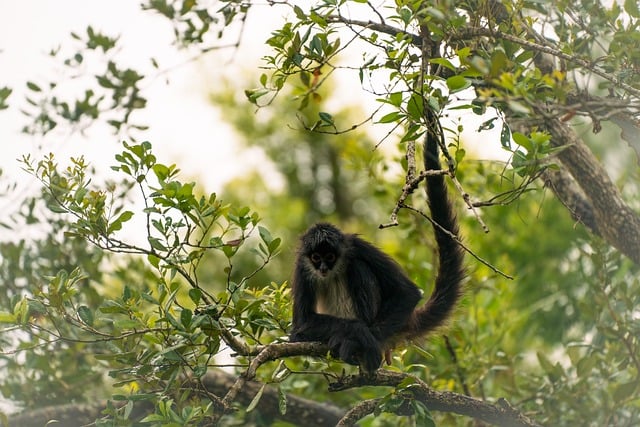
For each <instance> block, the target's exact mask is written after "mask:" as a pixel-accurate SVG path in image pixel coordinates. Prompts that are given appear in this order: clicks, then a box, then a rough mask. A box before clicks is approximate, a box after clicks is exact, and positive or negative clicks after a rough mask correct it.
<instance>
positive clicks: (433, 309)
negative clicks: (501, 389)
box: [410, 111, 465, 338]
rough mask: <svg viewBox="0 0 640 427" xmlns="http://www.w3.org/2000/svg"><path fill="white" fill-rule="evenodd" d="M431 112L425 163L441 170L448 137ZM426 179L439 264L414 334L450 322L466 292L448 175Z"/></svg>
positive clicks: (462, 256) (414, 327)
mask: <svg viewBox="0 0 640 427" xmlns="http://www.w3.org/2000/svg"><path fill="white" fill-rule="evenodd" d="M427 114H428V115H427V119H428V123H427V132H426V136H425V140H424V167H425V169H426V170H440V169H441V167H440V160H439V158H438V142H439V141H444V136H443V132H442V128H441V127H440V122H439V120H438V118H437V116H436V114H435V113H434V112H433V111H428V112H427ZM426 181H427V199H428V202H429V209H430V210H431V218H432V220H433V228H434V231H435V237H436V242H437V244H438V251H439V266H438V273H437V276H436V280H435V286H434V290H433V293H432V294H431V296H430V297H429V300H428V301H427V302H426V303H425V304H424V305H423V306H421V307H419V308H418V309H416V311H415V313H414V318H413V322H412V323H413V325H412V326H413V327H412V329H413V331H411V332H412V333H410V338H416V337H418V336H423V335H426V334H427V333H429V332H431V331H433V330H434V329H436V328H437V327H439V326H441V325H442V324H444V323H445V322H446V320H447V319H448V318H449V316H450V315H451V313H452V312H453V310H454V308H455V307H456V305H457V303H458V300H459V299H460V297H461V296H462V281H463V279H464V275H465V272H464V266H463V258H464V252H463V250H462V247H461V246H460V245H459V244H458V243H457V242H456V239H457V238H458V221H457V219H456V215H455V213H454V211H453V207H452V205H451V202H450V201H449V197H448V195H447V187H446V184H445V179H444V175H434V176H428V177H427V179H426ZM454 236H455V237H454Z"/></svg>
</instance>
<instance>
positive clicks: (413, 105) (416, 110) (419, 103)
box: [407, 93, 424, 123]
mask: <svg viewBox="0 0 640 427" xmlns="http://www.w3.org/2000/svg"><path fill="white" fill-rule="evenodd" d="M407 113H408V114H409V117H411V119H412V120H413V121H415V122H418V123H420V122H422V119H423V114H424V105H423V100H422V96H421V95H419V94H417V93H414V94H413V95H411V98H409V101H407Z"/></svg>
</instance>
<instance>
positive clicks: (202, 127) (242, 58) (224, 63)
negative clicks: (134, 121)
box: [0, 0, 277, 205]
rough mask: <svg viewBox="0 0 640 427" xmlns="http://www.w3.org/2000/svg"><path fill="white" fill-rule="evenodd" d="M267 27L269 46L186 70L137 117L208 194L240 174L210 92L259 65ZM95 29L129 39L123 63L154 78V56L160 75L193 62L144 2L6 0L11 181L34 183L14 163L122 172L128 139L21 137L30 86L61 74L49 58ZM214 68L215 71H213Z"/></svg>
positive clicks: (97, 132)
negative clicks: (47, 157) (46, 157)
mask: <svg viewBox="0 0 640 427" xmlns="http://www.w3.org/2000/svg"><path fill="white" fill-rule="evenodd" d="M265 9H267V10H266V12H267V13H268V11H269V10H268V8H265ZM276 17H277V16H276ZM260 18H264V15H262V16H261V17H260ZM254 21H256V20H255V19H254ZM259 21H260V22H254V23H252V25H251V28H252V32H256V33H258V35H257V36H256V38H257V40H260V43H245V44H243V46H242V48H241V49H240V50H238V51H237V52H235V55H233V59H231V60H230V59H229V58H230V56H231V52H227V53H226V54H225V53H221V56H219V57H220V58H221V59H220V60H218V59H217V58H218V57H211V58H212V59H210V60H209V61H208V62H207V63H206V65H204V64H203V63H190V64H188V65H184V66H181V67H178V68H176V69H175V70H173V71H172V72H171V73H170V74H168V76H169V79H170V84H169V85H167V84H165V82H164V80H163V79H156V80H155V81H154V82H153V83H152V84H151V86H150V87H149V89H148V92H147V93H145V95H147V96H148V99H149V103H148V106H149V107H148V108H147V109H146V111H144V112H142V114H140V113H134V114H138V115H137V116H135V117H139V118H141V120H140V122H142V123H144V124H148V125H150V130H149V131H148V133H147V134H146V139H148V140H149V141H151V142H152V143H153V144H154V150H155V151H156V154H157V155H158V156H159V158H160V159H161V161H163V162H166V163H177V164H178V165H179V166H180V167H181V169H182V170H183V173H184V174H185V175H187V176H189V177H197V178H198V179H199V181H200V182H202V184H203V185H205V186H206V190H207V191H215V190H218V189H219V188H220V186H221V184H222V182H223V180H224V179H228V178H229V177H231V176H233V175H234V174H237V173H239V172H240V170H241V165H239V162H238V161H237V158H238V154H237V153H238V152H237V150H236V149H235V148H234V147H235V146H236V144H234V143H233V142H234V141H233V138H234V137H233V134H232V132H231V130H230V128H229V127H228V126H226V125H225V124H224V122H223V121H222V120H221V119H220V117H219V112H217V111H216V110H215V109H214V108H213V107H212V106H211V104H210V103H209V102H208V101H207V93H208V92H209V91H210V90H212V87H211V85H212V82H213V81H215V80H217V79H215V78H213V77H214V76H215V75H216V74H218V75H219V74H221V73H224V74H228V75H232V73H234V72H237V71H238V70H242V69H248V68H249V67H254V68H255V67H256V66H257V65H258V64H259V61H260V57H261V56H262V55H263V54H264V52H260V51H258V50H257V49H255V47H256V46H258V47H263V43H262V41H263V40H264V38H265V37H266V34H268V33H267V31H268V27H266V25H267V24H268V22H269V20H264V19H260V20H259ZM273 24H274V21H273V20H271V25H273ZM88 25H91V26H93V27H94V28H95V29H96V30H100V31H103V32H104V33H105V34H108V35H118V34H119V35H121V40H122V43H121V46H122V48H123V50H122V52H121V54H120V55H118V59H119V60H120V59H124V60H125V61H126V63H127V65H129V64H130V65H131V66H132V67H134V68H137V69H138V68H139V69H142V70H145V69H149V65H150V63H149V58H150V57H155V58H157V59H158V60H159V62H160V64H161V67H164V66H167V65H171V64H180V63H182V62H183V61H184V60H185V58H187V54H183V53H177V51H176V49H174V48H173V47H172V46H171V43H172V41H173V34H172V30H171V27H170V24H169V23H168V22H167V21H166V19H163V18H161V17H159V16H155V15H153V14H152V13H149V12H146V13H145V12H143V11H141V10H140V6H139V2H137V1H131V0H111V1H108V2H97V1H86V0H57V1H37V0H21V1H12V0H0V87H1V86H9V87H11V88H13V90H14V92H13V94H12V95H11V97H10V98H9V105H10V108H9V109H8V110H4V111H2V112H0V148H1V150H2V156H0V168H2V169H3V170H4V172H5V175H7V176H9V177H19V178H20V179H21V180H22V179H24V180H25V181H24V182H25V184H26V183H27V182H29V181H30V178H29V176H28V175H27V174H26V173H24V172H22V171H21V170H20V166H19V164H18V163H17V162H16V160H15V159H16V158H18V157H20V156H21V155H22V154H24V153H34V152H35V153H40V154H42V153H48V152H54V153H55V154H56V156H57V158H58V159H60V161H61V162H63V160H64V159H66V158H68V157H69V156H78V155H79V154H84V155H85V157H86V158H87V159H89V160H90V161H91V162H92V163H93V164H96V165H97V166H98V167H100V165H103V166H105V167H108V166H110V165H111V164H112V163H113V161H112V160H113V155H114V153H116V152H118V151H117V150H118V149H119V145H118V144H119V140H118V138H117V137H116V136H114V135H113V134H111V133H110V132H109V131H105V129H104V128H100V129H92V130H90V131H89V132H88V134H87V135H86V136H84V137H83V136H81V135H71V136H70V135H68V134H61V133H54V134H53V135H51V134H50V135H49V136H47V137H46V138H45V139H44V140H37V139H36V140H34V138H33V137H30V136H27V135H23V134H21V133H20V128H21V127H22V126H23V124H24V123H25V120H24V117H23V116H22V115H21V113H20V112H19V111H18V110H19V108H20V107H22V106H24V105H25V103H24V95H25V93H26V88H25V82H26V81H27V80H33V81H35V82H38V83H42V82H47V81H51V80H56V76H57V75H58V74H57V71H56V70H57V69H59V68H60V67H59V66H57V65H56V62H55V61H54V60H50V59H49V58H48V56H47V52H48V51H49V50H50V49H52V48H55V47H57V46H62V47H63V50H64V48H65V45H68V44H69V41H70V37H69V33H70V32H71V31H74V32H77V33H79V34H84V33H85V31H86V30H85V29H86V27H87V26H88ZM261 32H262V34H260V33H261ZM254 40H256V39H254ZM214 55H217V53H215V54H214ZM222 58H225V59H222ZM211 65H213V67H211V68H213V69H207V68H206V67H207V66H211ZM248 108H250V107H249V105H248ZM0 205H4V203H2V202H0Z"/></svg>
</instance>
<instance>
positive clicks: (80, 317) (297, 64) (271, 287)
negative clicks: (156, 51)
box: [0, 0, 640, 426]
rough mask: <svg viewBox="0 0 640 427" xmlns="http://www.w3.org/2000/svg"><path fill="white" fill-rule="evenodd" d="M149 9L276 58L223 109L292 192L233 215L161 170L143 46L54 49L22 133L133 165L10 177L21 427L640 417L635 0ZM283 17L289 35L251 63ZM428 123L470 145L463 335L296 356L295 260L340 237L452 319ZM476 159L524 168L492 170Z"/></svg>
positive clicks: (179, 174) (455, 323) (193, 43)
mask: <svg viewBox="0 0 640 427" xmlns="http://www.w3.org/2000/svg"><path fill="white" fill-rule="evenodd" d="M141 7H142V9H143V10H144V11H146V12H147V13H151V14H155V15H157V16H159V17H161V18H162V19H164V20H166V22H167V25H170V26H171V28H172V29H173V33H174V36H175V43H174V45H173V48H174V49H176V50H186V51H188V52H190V54H191V55H193V59H194V60H198V59H201V58H205V57H214V58H215V57H216V55H218V54H219V53H220V50H221V49H232V50H242V49H243V48H245V47H246V46H247V44H249V43H264V44H265V45H266V46H267V47H268V49H269V50H268V52H269V53H268V54H267V55H266V56H265V57H264V58H263V61H262V62H261V63H259V64H254V67H253V70H252V71H251V73H249V74H248V75H249V76H250V77H248V78H247V79H249V80H246V79H245V78H235V79H234V80H229V81H226V82H225V84H224V85H220V87H219V88H217V89H216V90H215V91H214V92H212V93H211V94H210V100H211V103H212V105H214V106H215V107H216V108H218V109H219V110H220V111H221V112H222V114H221V116H222V117H224V118H225V120H226V121H227V123H228V124H229V125H231V126H232V127H233V128H234V129H235V130H236V132H237V134H238V135H239V137H240V138H241V139H243V140H244V144H245V145H246V146H252V147H257V148H259V149H261V150H262V151H263V153H264V154H265V157H266V158H267V159H268V160H269V162H270V165H271V166H272V168H271V169H270V172H269V173H266V172H265V171H264V170H258V171H246V173H245V174H243V175H242V176H240V177H236V178H235V179H234V180H232V181H231V182H229V183H228V184H227V185H226V187H225V189H224V190H223V191H221V192H218V193H209V192H207V190H206V189H204V188H203V186H202V185H200V184H198V183H197V179H198V178H197V177H192V176H191V177H189V178H186V177H185V175H187V176H188V175H189V174H188V171H186V172H187V173H185V171H180V166H179V165H176V164H173V163H172V162H171V160H170V159H162V158H160V157H159V156H158V155H157V153H156V152H155V151H154V145H153V141H147V138H146V137H145V133H146V132H147V131H148V127H147V124H146V123H144V122H143V121H142V120H141V118H140V117H141V115H140V112H141V111H142V110H144V109H147V108H148V107H149V101H148V98H147V93H146V91H147V90H148V87H149V85H150V84H153V82H154V81H157V79H158V77H159V76H165V75H168V74H170V73H171V72H172V68H171V67H167V68H164V67H163V64H161V63H158V62H157V61H156V60H155V59H154V58H149V60H150V63H151V64H152V69H151V70H140V69H134V68H132V67H131V66H129V65H125V64H124V63H121V62H119V57H118V52H119V48H120V44H121V43H122V42H121V40H120V39H119V38H118V36H117V35H115V34H104V33H102V32H100V31H99V30H97V29H95V28H94V27H93V26H88V27H87V28H86V31H85V32H84V33H79V32H76V33H72V34H71V35H70V40H69V41H61V43H63V44H64V43H67V45H66V46H70V50H71V51H72V53H71V55H69V54H68V52H69V50H68V49H65V50H64V51H63V50H55V49H54V50H52V52H51V56H52V57H53V58H54V60H56V61H58V62H59V66H60V67H62V69H63V70H66V72H67V73H66V74H65V73H62V74H61V75H62V76H63V77H56V78H52V79H46V78H45V79H42V80H38V79H37V78H36V77H34V76H28V77H26V79H25V86H26V89H27V92H28V95H27V97H26V98H25V99H24V100H17V99H14V98H15V97H14V96H12V93H13V91H12V88H10V87H0V110H6V109H20V110H21V111H22V113H23V119H24V127H23V132H24V133H26V134H28V135H32V136H33V137H34V138H36V137H37V138H41V140H42V141H44V144H47V143H50V142H54V141H55V139H56V138H57V136H56V132H53V131H54V130H59V129H67V130H68V131H70V132H82V131H83V130H85V129H87V128H88V127H91V126H96V125H97V124H106V126H107V127H108V128H109V129H110V130H111V131H112V132H113V140H114V141H118V142H117V143H115V142H114V145H113V150H112V151H113V156H114V157H113V161H112V163H111V170H112V172H113V174H112V175H111V176H109V177H103V176H100V175H97V174H95V173H94V170H93V168H92V166H91V165H90V164H89V163H88V162H87V161H86V160H85V159H84V158H83V157H81V156H75V157H72V158H69V159H66V158H59V157H60V156H58V153H55V152H54V153H51V154H48V155H46V156H42V157H40V156H36V155H35V154H34V153H25V155H24V156H23V157H22V159H21V160H19V162H20V165H21V167H22V168H23V169H24V173H26V174H30V175H31V176H32V177H34V178H35V179H37V181H38V182H39V183H40V187H39V189H38V191H36V192H35V194H21V195H16V194H15V191H16V190H15V187H14V186H13V185H12V184H13V181H14V180H17V179H19V177H3V187H2V188H3V193H2V194H3V196H4V197H5V198H9V197H11V198H16V197H17V196H19V197H17V199H18V200H20V203H18V204H16V205H15V206H13V207H12V208H11V210H10V211H9V212H6V215H5V216H4V218H3V219H2V221H1V224H2V226H3V227H4V228H6V229H9V230H11V231H12V232H14V233H15V234H14V236H13V237H12V238H7V239H5V240H4V241H2V242H0V260H1V264H0V280H1V281H2V283H3V285H4V286H2V287H1V288H0V289H1V292H2V298H0V371H1V372H2V374H1V375H2V378H3V381H2V382H1V383H0V395H1V396H2V397H3V398H4V399H6V400H8V401H10V402H11V403H12V408H11V409H10V410H8V411H6V413H2V414H0V415H1V416H0V420H2V423H3V424H4V425H20V426H31V425H33V426H36V425H45V424H47V423H48V422H50V421H54V420H55V421H58V422H59V424H60V425H70V426H71V425H93V424H95V425H102V426H115V425H118V426H120V425H122V426H128V425H159V426H160V425H161V426H175V425H239V424H242V425H282V426H285V425H341V426H346V425H354V424H356V423H358V425H366V426H385V425H420V426H423V425H425V426H426V425H438V424H440V425H471V424H475V423H478V422H479V423H486V424H496V425H621V426H622V425H635V424H636V423H637V422H638V421H639V420H640V341H639V338H638V337H640V316H639V315H638V306H639V304H640V292H639V290H640V280H639V279H638V278H639V277H640V275H639V274H638V273H639V272H640V271H639V266H640V215H639V214H638V210H639V205H638V199H637V197H636V196H637V194H638V190H639V187H638V180H637V178H638V172H639V171H640V168H638V159H639V158H640V145H639V142H638V141H640V124H639V123H640V117H639V116H640V71H639V70H640V51H639V50H638V49H637V44H638V38H639V36H638V35H639V34H640V32H639V31H638V26H639V25H640V8H639V6H638V3H637V2H635V1H624V2H622V1H620V2H612V3H611V2H599V1H592V0H563V1H558V2H553V3H548V2H538V1H493V0H477V1H473V0H467V1H457V2H454V1H449V0H442V1H437V2H426V1H422V0H395V1H383V0H380V1H372V0H368V1H367V0H314V1H309V2H298V1H292V0H278V1H271V0H268V1H266V2H257V1H236V0H218V1H213V2H200V1H197V0H192V1H189V0H182V1H181V0H175V1H174V0H148V1H145V2H143V3H142V5H141ZM266 11H269V12H272V11H276V13H277V14H278V16H284V19H283V20H281V21H275V20H274V22H273V28H272V31H271V33H270V35H269V36H268V37H267V38H266V39H265V40H255V39H252V40H249V37H248V35H250V34H251V28H248V26H249V25H250V23H251V18H252V17H254V16H260V14H264V13H266ZM0 55H1V53H0ZM88 63H90V65H91V66H90V67H89V66H87V64H88ZM203 64H207V62H203ZM88 70H91V71H88ZM96 70H98V71H96ZM65 75H68V76H73V77H64V76H65ZM78 76H83V78H82V79H78V78H77V77H78ZM60 79H61V80H60ZM69 82H71V83H72V84H73V85H75V86H74V90H73V91H71V92H69V90H68V85H66V84H62V83H69ZM70 93H72V95H70ZM78 94H79V95H78ZM356 97H357V99H358V101H359V102H360V101H361V100H365V101H364V102H365V105H364V107H362V106H361V107H359V106H357V105H354V102H353V100H354V99H355V98H356ZM427 110H429V111H433V112H436V113H437V115H438V117H439V119H440V124H441V125H442V126H443V128H444V130H445V135H446V144H445V146H443V147H441V148H442V151H443V153H442V154H443V161H444V164H445V166H446V167H445V171H444V172H445V176H446V180H447V183H448V185H449V187H450V189H451V191H450V193H451V195H452V198H453V199H454V204H455V209H456V211H457V212H458V216H459V219H460V221H461V222H462V233H461V234H462V235H463V239H462V240H461V241H460V242H459V243H460V245H462V247H463V248H464V250H465V253H466V264H467V276H468V278H467V282H466V291H465V296H464V301H463V303H462V305H461V307H460V308H459V310H458V311H457V312H456V314H455V316H454V318H453V319H452V321H451V325H450V326H449V327H447V328H445V329H443V330H441V331H439V333H437V334H435V335H433V336H431V337H430V338H429V339H426V340H424V341H423V342H415V343H411V344H407V345H406V346H401V347H399V348H397V349H396V350H395V351H394V353H393V360H392V363H391V365H389V366H385V367H383V368H381V369H380V370H378V371H377V372H376V373H375V374H373V375H366V374H361V373H360V372H359V371H358V369H357V368H355V367H352V366H349V365H346V364H344V363H342V362H341V361H339V360H335V359H333V358H332V357H331V356H330V355H329V354H328V349H327V347H326V346H324V345H322V344H320V343H289V342H288V340H287V334H288V332H289V330H290V323H291V298H290V291H289V284H288V280H289V278H290V274H291V265H292V262H293V257H294V254H295V247H296V236H297V235H298V234H299V233H300V232H302V231H303V230H304V229H305V228H306V227H308V226H309V225H311V224H312V223H313V222H315V221H318V220H329V221H332V222H336V223H338V224H340V225H341V226H343V227H344V228H345V229H348V230H349V231H354V232H358V233H360V234H362V235H363V236H364V237H366V238H367V239H368V240H371V241H374V242H376V243H377V244H378V246H380V247H381V248H382V249H384V250H385V251H386V252H388V253H390V254H391V255H392V256H393V257H394V258H395V259H396V260H398V262H399V263H400V264H401V265H402V266H403V267H404V268H405V269H406V271H407V273H408V274H409V276H410V277H411V278H412V279H413V280H414V281H415V282H416V283H417V284H418V285H419V286H420V287H421V288H422V289H423V290H424V292H425V294H426V295H428V294H429V293H430V292H431V288H432V285H431V283H432V282H433V276H434V274H435V271H436V269H437V266H436V265H434V264H435V263H437V261H436V260H437V254H436V253H434V252H435V251H436V250H437V249H436V245H435V243H434V241H433V237H432V235H433V231H432V228H431V224H430V216H429V211H428V209H427V208H426V206H425V204H426V203H425V197H424V194H423V191H422V190H421V188H422V185H423V181H424V180H425V177H426V174H425V173H424V171H421V170H420V167H419V166H418V165H419V164H420V162H419V161H418V160H417V159H419V158H420V156H421V155H422V153H421V144H420V142H421V141H422V139H423V138H424V135H425V132H426V131H427V129H426V127H427V126H428V121H426V120H425V117H426V116H427V114H426V113H427ZM0 114H2V111H0ZM176 126H180V124H179V123H176ZM374 135H377V136H374ZM122 141H124V142H122ZM89 143H90V141H89ZM221 143H224V142H221ZM176 144H179V141H176ZM479 145H481V146H482V147H485V148H486V147H491V148H492V149H493V151H494V152H497V151H500V152H501V153H503V154H506V156H504V158H507V161H501V160H486V159H481V158H479V157H478V156H477V155H476V153H477V149H478V146H479ZM269 174H271V175H269ZM276 178H277V180H278V181H280V182H281V183H282V185H280V186H274V185H272V181H274V180H276Z"/></svg>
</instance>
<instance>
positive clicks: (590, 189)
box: [535, 108, 640, 264]
mask: <svg viewBox="0 0 640 427" xmlns="http://www.w3.org/2000/svg"><path fill="white" fill-rule="evenodd" d="M535 113H536V114H538V115H539V116H540V117H544V125H545V127H546V129H547V130H548V131H549V133H551V136H552V138H551V143H552V145H553V146H554V147H566V148H565V149H564V150H561V151H560V152H559V153H558V158H559V159H560V160H561V161H562V164H563V165H564V166H565V167H566V169H567V170H568V171H569V173H570V174H571V176H572V177H573V178H574V179H575V181H576V182H577V183H578V185H579V186H580V188H581V190H582V192H584V195H585V196H586V198H587V199H588V201H589V202H590V203H589V204H590V206H591V208H592V210H593V218H594V219H595V224H594V225H593V226H592V227H590V228H591V229H597V230H598V234H600V235H601V236H602V238H604V239H605V240H606V241H607V242H609V244H611V245H612V246H614V247H615V248H617V249H618V250H619V251H620V252H622V253H623V254H625V255H626V256H627V257H629V258H630V259H631V260H633V261H634V262H635V263H637V264H640V216H639V215H638V214H637V213H636V212H635V211H633V210H632V209H631V208H630V207H629V206H628V205H627V204H626V203H625V201H624V200H623V199H622V196H621V195H620V191H618V188H617V187H616V186H615V185H614V183H613V182H612V181H611V179H610V178H609V175H608V174H607V172H606V171H605V170H604V168H603V167H602V165H601V164H600V162H599V161H598V160H597V159H596V158H595V156H594V155H593V153H592V152H591V150H589V148H588V147H587V146H586V145H585V143H584V142H583V141H582V140H581V139H580V138H579V137H578V136H577V135H576V134H575V132H574V131H573V130H572V129H571V128H570V127H569V126H568V125H567V124H565V123H563V122H562V121H560V120H559V119H557V118H555V117H549V116H545V114H544V111H542V108H537V111H535ZM585 206H586V205H585ZM589 220H590V219H589ZM590 221H591V220H590Z"/></svg>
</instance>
